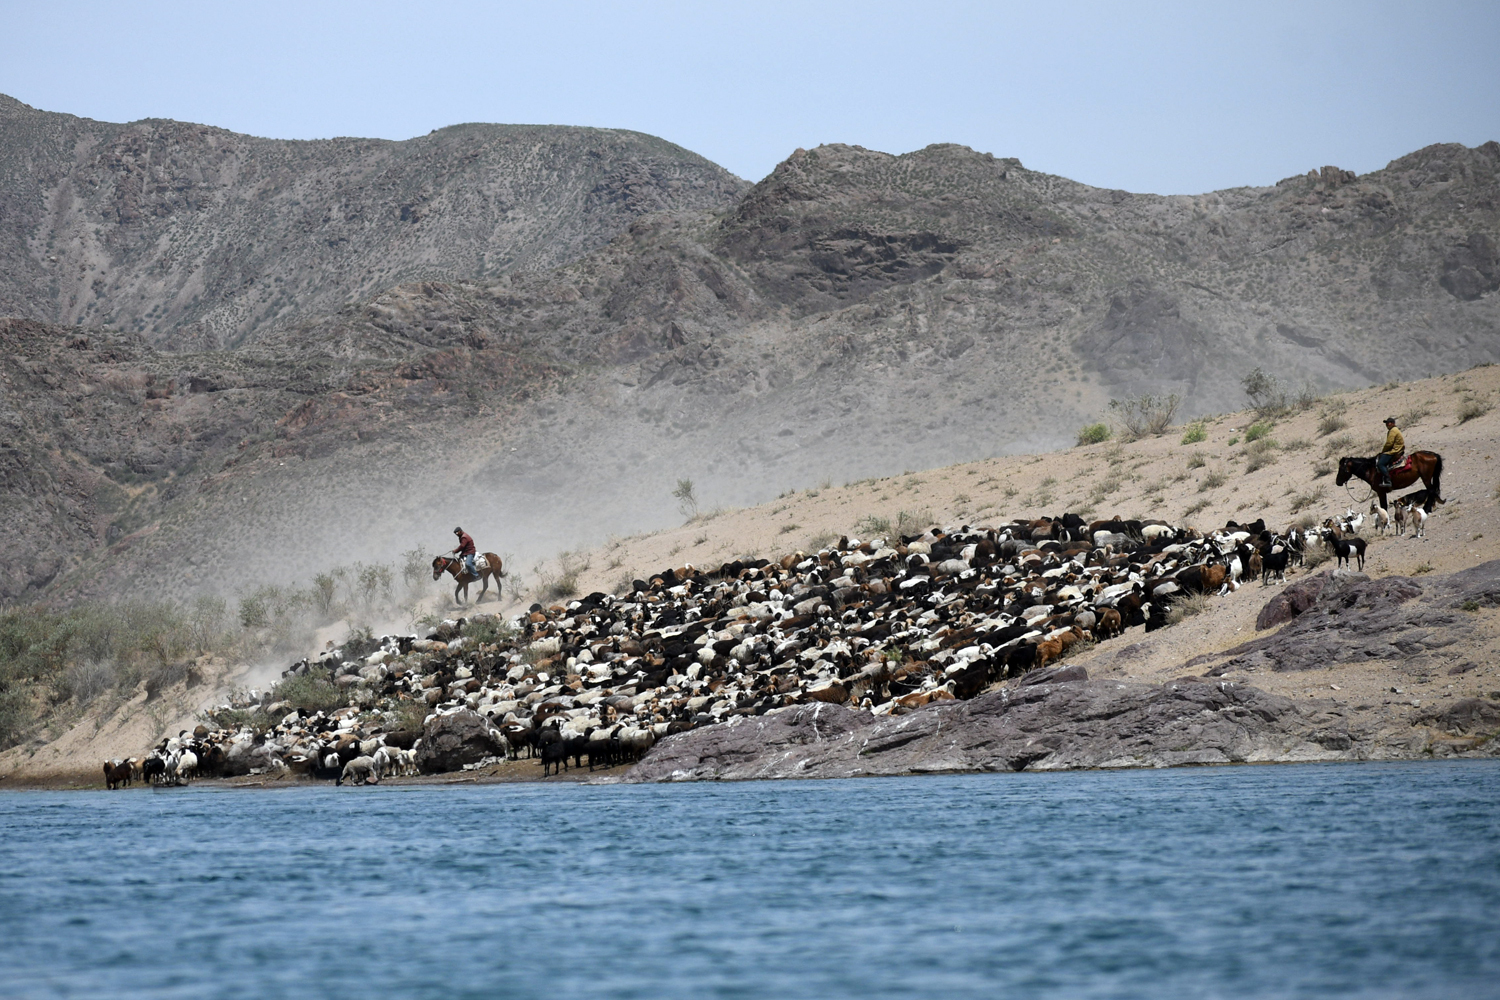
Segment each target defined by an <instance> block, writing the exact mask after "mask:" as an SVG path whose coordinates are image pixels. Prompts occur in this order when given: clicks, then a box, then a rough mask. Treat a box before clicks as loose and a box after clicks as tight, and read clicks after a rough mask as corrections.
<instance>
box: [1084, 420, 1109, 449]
mask: <svg viewBox="0 0 1500 1000" xmlns="http://www.w3.org/2000/svg"><path fill="white" fill-rule="evenodd" d="M1110 435H1111V431H1110V429H1109V425H1108V424H1104V423H1099V424H1088V425H1087V426H1085V427H1083V428H1081V429H1080V430H1079V431H1078V443H1079V444H1080V445H1085V444H1102V443H1103V442H1105V441H1108V440H1109V439H1110Z"/></svg>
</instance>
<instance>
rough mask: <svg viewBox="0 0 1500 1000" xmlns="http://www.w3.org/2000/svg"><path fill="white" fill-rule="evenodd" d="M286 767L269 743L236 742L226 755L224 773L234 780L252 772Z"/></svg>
mask: <svg viewBox="0 0 1500 1000" xmlns="http://www.w3.org/2000/svg"><path fill="white" fill-rule="evenodd" d="M285 766H286V764H285V763H283V762H282V760H281V758H280V757H278V756H277V755H276V750H275V748H274V747H272V746H271V745H270V744H269V743H255V742H253V741H251V740H236V741H235V742H234V743H231V744H230V745H229V751H228V752H227V753H226V754H225V755H224V768H223V771H222V773H223V775H224V776H225V777H227V778H233V777H237V776H239V775H242V774H249V773H250V772H251V771H276V770H280V769H281V768H283V767H285Z"/></svg>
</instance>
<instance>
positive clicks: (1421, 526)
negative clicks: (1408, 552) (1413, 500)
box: [1411, 504, 1428, 538]
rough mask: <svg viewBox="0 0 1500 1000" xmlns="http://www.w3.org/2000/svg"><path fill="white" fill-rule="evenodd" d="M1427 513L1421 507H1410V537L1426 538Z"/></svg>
mask: <svg viewBox="0 0 1500 1000" xmlns="http://www.w3.org/2000/svg"><path fill="white" fill-rule="evenodd" d="M1427 517H1428V515H1427V512H1426V511H1425V510H1423V509H1422V508H1421V507H1418V506H1416V505H1415V504H1413V505H1412V508H1411V537H1413V538H1425V537H1427Z"/></svg>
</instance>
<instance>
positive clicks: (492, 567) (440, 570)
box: [432, 552, 505, 604]
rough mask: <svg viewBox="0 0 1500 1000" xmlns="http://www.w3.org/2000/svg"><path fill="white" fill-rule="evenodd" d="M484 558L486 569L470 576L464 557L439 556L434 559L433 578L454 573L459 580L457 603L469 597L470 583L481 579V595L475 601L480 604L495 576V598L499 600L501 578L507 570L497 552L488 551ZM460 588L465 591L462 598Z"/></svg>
mask: <svg viewBox="0 0 1500 1000" xmlns="http://www.w3.org/2000/svg"><path fill="white" fill-rule="evenodd" d="M483 558H484V561H485V567H484V569H482V570H480V571H479V575H478V576H470V575H469V571H468V570H467V569H466V568H464V561H463V560H462V559H455V558H453V557H452V556H438V557H436V558H435V559H433V560H432V578H433V579H434V580H437V579H439V578H440V577H441V576H442V575H443V574H444V573H452V574H453V579H454V580H456V581H458V582H457V583H456V584H455V585H454V587H453V600H454V603H456V604H463V603H465V602H466V601H467V600H468V599H469V584H471V583H473V582H474V581H475V580H479V581H480V582H481V583H482V584H483V586H481V587H480V588H479V596H478V597H476V598H474V603H475V604H478V603H479V602H480V601H482V600H484V595H485V594H487V593H489V589H490V578H491V577H493V578H494V580H495V600H497V601H498V600H500V578H501V577H503V576H504V575H505V571H504V570H503V569H502V568H501V565H500V557H499V556H497V555H495V553H493V552H486V553H484V556H483ZM460 590H461V591H463V593H464V596H463V599H462V600H460V599H459V596H458V592H459V591H460Z"/></svg>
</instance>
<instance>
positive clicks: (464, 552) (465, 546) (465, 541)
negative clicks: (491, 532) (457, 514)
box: [453, 528, 479, 577]
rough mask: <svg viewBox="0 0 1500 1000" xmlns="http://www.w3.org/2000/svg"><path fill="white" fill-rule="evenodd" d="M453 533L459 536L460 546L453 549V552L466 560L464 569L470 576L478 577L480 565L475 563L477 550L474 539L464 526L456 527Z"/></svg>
mask: <svg viewBox="0 0 1500 1000" xmlns="http://www.w3.org/2000/svg"><path fill="white" fill-rule="evenodd" d="M453 533H454V534H455V535H457V536H458V548H456V549H454V550H453V554H454V555H456V556H458V557H459V558H460V559H462V560H463V561H464V569H465V570H466V571H467V572H468V574H469V575H470V576H475V577H477V576H478V575H479V567H477V566H476V565H474V554H475V551H476V550H475V548H474V539H472V538H470V537H469V535H468V533H467V532H466V531H464V529H462V528H454V529H453Z"/></svg>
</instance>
